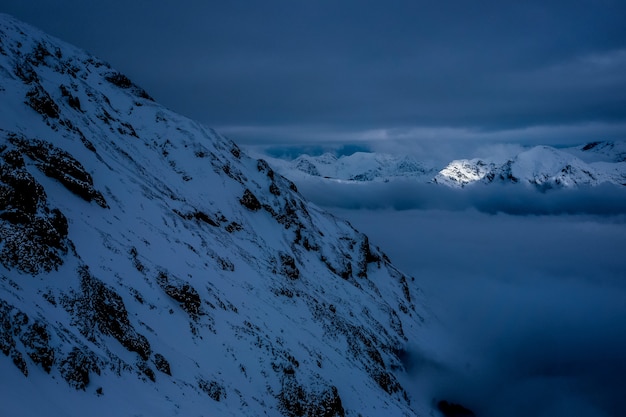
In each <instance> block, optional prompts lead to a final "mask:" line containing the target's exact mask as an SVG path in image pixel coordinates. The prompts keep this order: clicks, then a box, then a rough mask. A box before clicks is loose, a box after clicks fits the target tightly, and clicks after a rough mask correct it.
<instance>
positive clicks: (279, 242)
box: [0, 15, 439, 416]
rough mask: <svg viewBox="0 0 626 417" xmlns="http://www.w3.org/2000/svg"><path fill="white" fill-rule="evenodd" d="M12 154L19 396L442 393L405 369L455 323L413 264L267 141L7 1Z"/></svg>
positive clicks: (9, 226) (12, 388)
mask: <svg viewBox="0 0 626 417" xmlns="http://www.w3.org/2000/svg"><path fill="white" fill-rule="evenodd" d="M355 158H358V157H354V158H353V159H355ZM360 158H362V161H361V162H359V163H362V164H364V165H367V166H371V165H369V162H367V163H366V159H367V158H369V156H365V155H361V156H360ZM329 159H330V160H331V161H330V162H331V163H332V158H329ZM0 164H1V166H0V174H1V176H0V191H1V193H0V198H1V200H0V202H1V203H2V205H1V206H0V233H1V237H0V261H1V262H0V314H1V315H0V351H2V353H3V354H2V355H0V391H1V392H2V401H0V415H2V416H9V415H10V416H39V415H47V416H83V415H90V416H110V415H126V416H128V415H136V416H140V415H144V416H173V415H181V416H210V415H213V416H215V415H219V416H227V415H233V416H245V415H248V416H259V415H269V416H277V415H287V416H296V415H297V416H301V415H310V416H312V415H325V416H340V415H346V416H359V415H370V416H373V415H380V416H383V415H385V416H413V415H429V413H430V412H431V406H432V404H431V403H430V399H423V398H419V399H417V400H415V399H413V400H412V399H411V398H409V396H408V395H407V393H406V390H405V389H404V387H403V386H402V384H401V383H400V381H401V380H404V379H405V374H404V372H405V364H403V362H402V360H401V359H402V352H403V350H404V349H405V346H407V344H408V343H410V344H411V345H418V346H421V347H422V350H423V351H424V352H429V351H430V352H433V351H436V350H437V349H438V345H437V344H438V343H439V342H438V341H437V340H432V339H429V338H427V337H426V335H427V334H428V332H427V329H428V328H429V327H431V326H433V324H432V323H433V321H432V320H431V319H430V316H429V314H428V311H427V309H426V307H425V302H424V300H423V298H422V296H421V291H420V289H419V288H418V286H417V283H416V281H415V280H414V279H413V278H411V277H408V276H405V275H404V274H403V273H402V272H400V271H398V270H397V269H396V268H395V267H394V266H393V265H392V264H391V263H390V261H389V259H388V258H387V257H386V256H385V255H384V254H383V253H382V252H381V251H380V249H378V248H377V247H376V246H375V245H373V244H371V243H370V242H369V240H368V239H367V237H366V236H365V235H363V234H362V233H359V232H358V231H356V230H355V229H353V228H352V227H351V226H350V224H348V223H347V222H345V221H342V220H339V219H337V218H335V217H334V216H332V215H330V214H328V213H326V212H325V211H323V210H321V209H319V208H317V207H316V206H314V205H312V204H310V203H308V202H307V201H305V200H304V199H303V197H302V196H301V195H300V194H299V193H298V192H297V190H296V187H295V186H294V184H293V183H291V182H290V181H289V180H286V179H285V178H283V177H281V176H280V175H278V174H277V173H274V171H273V170H272V169H271V168H270V167H269V166H268V165H267V164H266V163H265V162H264V161H260V160H255V159H252V158H250V157H248V156H247V155H246V154H245V153H244V152H242V151H241V150H240V149H239V148H238V147H237V146H236V145H235V144H234V143H232V142H231V141H229V140H227V139H225V138H224V137H222V136H221V135H219V134H218V133H216V132H215V131H213V130H211V129H209V128H206V127H205V126H202V125H201V124H198V123H196V122H194V121H192V120H189V119H187V118H185V117H183V116H180V115H178V114H176V113H174V112H172V111H170V110H168V109H166V108H164V107H163V106H161V105H159V104H157V103H155V102H154V101H153V100H152V99H151V98H150V96H149V95H148V94H147V93H146V92H145V91H143V90H142V89H141V88H140V87H138V86H136V85H135V84H133V83H132V82H131V81H130V80H128V79H127V78H126V77H124V76H123V75H121V74H119V73H118V72H117V71H115V70H114V69H112V68H111V67H110V66H109V65H108V64H106V63H105V62H102V61H101V60H99V59H97V58H94V57H92V56H89V55H88V54H86V53H85V52H83V51H81V50H79V49H77V48H75V47H73V46H71V45H68V44H66V43H64V42H62V41H60V40H58V39H55V38H53V37H50V36H48V35H46V34H44V33H42V32H40V31H38V30H37V29H35V28H32V27H31V26H28V25H26V24H23V23H21V22H19V21H17V20H15V19H13V18H12V17H10V16H6V15H0ZM317 166H318V170H319V169H322V171H321V175H326V174H327V172H326V171H324V170H323V164H321V163H320V164H318V165H317ZM383 166H384V164H383ZM413 167H414V168H413ZM395 169H396V170H405V171H406V172H411V170H413V169H415V172H416V173H417V174H416V175H421V174H420V169H421V168H419V164H415V165H414V164H413V162H411V161H406V167H404V168H398V167H397V168H395ZM335 172H337V171H335ZM368 172H369V171H368ZM333 175H337V174H333ZM372 175H374V176H375V173H373V174H372ZM385 175H386V174H385Z"/></svg>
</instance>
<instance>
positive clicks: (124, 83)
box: [104, 72, 154, 101]
mask: <svg viewBox="0 0 626 417" xmlns="http://www.w3.org/2000/svg"><path fill="white" fill-rule="evenodd" d="M104 79H105V80H107V81H108V82H110V83H111V84H113V85H115V86H117V87H119V88H122V89H124V90H131V91H132V92H133V94H135V95H136V96H138V97H141V98H145V99H147V100H150V101H154V99H153V98H152V97H150V96H149V95H148V93H146V91H145V90H144V89H143V88H141V87H138V86H137V85H135V84H134V83H133V82H132V81H131V80H130V79H129V78H128V77H127V76H125V75H124V74H121V73H119V72H111V73H109V74H107V75H106V76H105V77H104Z"/></svg>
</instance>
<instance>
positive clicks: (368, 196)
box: [297, 178, 626, 215]
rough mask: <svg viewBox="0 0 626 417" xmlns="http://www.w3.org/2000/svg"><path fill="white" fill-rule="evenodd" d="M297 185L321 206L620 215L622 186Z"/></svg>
mask: <svg viewBox="0 0 626 417" xmlns="http://www.w3.org/2000/svg"><path fill="white" fill-rule="evenodd" d="M297 185H298V188H299V190H300V191H301V192H302V193H303V194H304V195H305V196H306V197H307V198H309V199H310V200H312V201H313V202H315V203H317V204H319V205H321V206H325V207H337V208H349V209H360V208H365V209H380V208H393V209H395V210H409V209H438V210H453V211H459V210H468V209H475V210H478V211H480V212H484V213H499V212H502V213H508V214H515V215H541V214H583V213H586V214H597V215H616V214H626V189H625V188H626V187H619V186H615V185H608V184H607V185H602V186H598V187H589V188H579V189H575V190H570V189H555V190H548V191H546V192H539V191H537V190H536V189H534V188H530V187H525V186H523V185H520V184H517V185H498V184H490V185H488V186H483V185H482V184H476V186H471V187H466V188H464V189H461V190H457V189H450V188H448V187H446V186H441V185H436V184H417V183H415V182H412V181H406V180H397V181H391V182H387V183H374V182H363V183H354V182H339V181H329V180H323V179H318V178H312V179H310V180H306V181H300V182H299V183H298V184H297Z"/></svg>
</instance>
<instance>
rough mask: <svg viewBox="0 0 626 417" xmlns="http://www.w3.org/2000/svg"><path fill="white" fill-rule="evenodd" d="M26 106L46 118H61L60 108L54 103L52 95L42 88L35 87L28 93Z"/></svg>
mask: <svg viewBox="0 0 626 417" xmlns="http://www.w3.org/2000/svg"><path fill="white" fill-rule="evenodd" d="M25 103H26V104H28V105H29V106H30V107H32V108H33V110H35V111H36V112H37V113H39V114H41V115H42V116H44V117H50V118H52V119H57V118H58V117H59V106H57V104H56V103H55V102H54V100H53V99H52V97H50V94H48V92H47V91H46V90H44V89H43V88H42V87H41V86H39V85H37V86H35V87H33V88H32V89H31V90H30V91H28V93H26V101H25Z"/></svg>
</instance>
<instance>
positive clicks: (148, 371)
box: [137, 361, 156, 382]
mask: <svg viewBox="0 0 626 417" xmlns="http://www.w3.org/2000/svg"><path fill="white" fill-rule="evenodd" d="M137 369H139V371H140V372H141V373H142V374H143V375H145V376H146V377H148V379H149V380H150V381H152V382H155V381H156V375H155V374H154V371H153V370H152V368H150V367H149V366H148V364H147V363H146V362H144V361H141V362H139V363H138V364H137Z"/></svg>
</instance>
